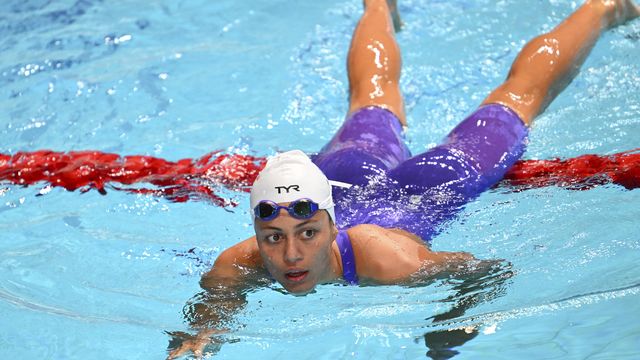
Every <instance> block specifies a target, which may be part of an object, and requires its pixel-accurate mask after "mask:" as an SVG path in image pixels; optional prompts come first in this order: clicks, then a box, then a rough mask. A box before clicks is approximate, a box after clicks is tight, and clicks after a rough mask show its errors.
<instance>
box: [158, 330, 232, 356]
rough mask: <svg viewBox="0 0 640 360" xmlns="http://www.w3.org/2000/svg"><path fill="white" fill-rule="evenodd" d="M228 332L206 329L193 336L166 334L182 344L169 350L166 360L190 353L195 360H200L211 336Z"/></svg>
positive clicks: (178, 333)
mask: <svg viewBox="0 0 640 360" xmlns="http://www.w3.org/2000/svg"><path fill="white" fill-rule="evenodd" d="M228 331H229V330H228V329H206V330H201V331H199V332H198V334H197V335H195V336H194V335H191V334H187V333H184V332H181V331H176V332H173V333H169V332H168V334H169V335H171V336H172V337H173V339H174V340H176V338H178V339H182V342H181V343H180V345H178V346H177V347H176V348H175V349H173V350H171V352H170V353H169V355H168V356H167V360H171V359H176V358H178V357H180V356H183V355H186V354H188V353H190V352H191V353H193V355H194V356H195V357H196V358H198V359H200V358H202V354H203V351H204V348H205V347H206V346H207V345H208V344H209V343H211V336H212V335H215V334H224V333H226V332H228Z"/></svg>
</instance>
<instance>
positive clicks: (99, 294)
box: [0, 0, 640, 359]
mask: <svg viewBox="0 0 640 360" xmlns="http://www.w3.org/2000/svg"><path fill="white" fill-rule="evenodd" d="M574 7H575V3H574V2H572V1H559V0H548V1H539V0H536V1H533V0H526V1H520V0H512V1H500V2H495V1H489V0H485V1H481V0H478V1H464V0H458V1H434V0H410V1H402V0H400V10H401V12H402V15H403V19H404V22H405V27H404V30H403V31H402V32H401V33H400V34H399V35H398V41H399V42H400V46H401V48H402V50H403V56H404V57H403V59H404V72H403V79H402V88H403V91H404V92H405V94H406V104H407V112H408V121H409V124H410V130H409V132H408V134H407V136H408V141H409V146H410V148H411V149H412V151H414V152H417V151H421V150H423V149H425V148H426V147H428V146H431V145H434V144H436V143H437V142H438V141H439V140H440V139H441V138H442V137H443V136H444V135H445V134H446V133H447V132H448V131H449V130H450V129H451V128H452V127H453V126H454V125H455V124H456V123H457V122H458V121H459V120H461V119H462V118H463V117H464V116H465V115H467V114H468V113H470V112H471V111H472V110H473V109H474V108H475V107H476V106H477V105H478V104H479V103H480V102H481V101H482V99H483V98H484V96H485V95H486V94H487V93H488V92H489V91H490V90H491V89H492V88H493V87H495V86H497V85H498V84H499V83H500V82H501V81H502V80H503V79H504V77H505V75H506V73H507V70H508V67H509V64H510V63H511V61H513V59H514V57H515V55H516V53H517V51H518V50H519V49H520V48H521V47H522V45H523V44H524V43H525V41H527V40H528V39H530V38H531V37H533V36H535V35H536V34H538V33H540V32H543V31H547V30H550V29H551V28H552V27H553V26H554V25H555V24H557V23H558V22H559V21H560V20H561V19H562V18H563V17H564V16H566V15H567V14H568V13H569V12H570V11H571V10H572V9H573V8H574ZM360 11H361V1H359V0H354V1H351V0H349V1H343V0H341V1H338V0H323V1H295V2H293V1H278V0H261V1H258V0H254V1H251V2H238V1H231V0H218V1H215V2H213V1H203V0H199V1H196V0H194V1H188V2H187V1H169V0H157V1H134V0H126V1H118V2H103V1H99V0H77V1H56V2H53V1H47V0H33V1H17V0H5V1H3V2H2V3H0V50H1V53H2V56H1V57H0V138H1V139H2V142H1V143H0V152H2V153H10V154H13V153H16V152H18V151H30V150H37V149H53V150H58V151H67V150H85V149H95V150H101V151H107V152H116V153H119V154H122V155H129V154H147V155H154V156H159V157H164V158H167V159H170V160H177V159H180V158H183V157H198V156H201V155H203V154H205V153H207V152H209V151H212V150H215V149H224V150H228V151H231V152H234V153H249V154H254V155H269V154H273V153H274V152H275V151H278V150H287V149H291V148H301V149H303V150H305V151H309V152H313V151H317V150H318V149H319V148H320V147H321V145H322V144H323V143H324V142H325V141H326V140H328V139H329V138H330V136H331V134H332V132H333V131H334V130H335V129H337V127H338V126H339V125H340V123H341V121H342V120H343V116H344V113H345V111H346V109H347V102H346V97H347V92H346V90H347V83H346V73H345V67H344V63H345V56H346V50H347V48H348V45H349V39H350V34H351V31H352V30H353V27H354V25H355V22H356V21H357V19H358V17H359V15H360ZM639 55H640V21H635V22H632V23H630V24H628V25H625V26H623V27H620V28H617V29H615V30H613V31H610V32H608V33H606V34H605V35H604V36H603V37H602V38H601V40H600V42H599V43H598V45H597V46H596V47H595V49H594V50H593V52H592V54H591V56H590V57H589V58H588V60H587V61H586V63H585V64H584V66H583V70H582V72H581V74H580V75H579V76H578V77H577V78H576V79H575V81H574V82H573V83H572V84H571V85H570V86H569V87H568V88H567V90H566V91H565V92H564V93H563V94H562V95H560V96H559V97H558V99H557V100H556V101H555V102H554V103H553V104H552V105H551V106H550V108H549V109H548V110H547V111H546V113H545V114H544V115H542V116H541V117H540V118H539V119H538V120H537V121H536V123H535V125H534V126H533V129H532V132H531V136H530V144H529V147H528V151H527V153H526V154H525V158H529V159H539V158H540V159H542V158H550V157H571V156H576V155H580V154H584V153H598V154H610V153H615V152H619V151H624V150H630V149H634V148H637V147H639V146H640V136H639V134H640V56H639ZM41 193H42V194H44V195H43V196H37V195H39V194H41ZM225 195H226V196H228V197H231V198H233V199H236V200H237V201H239V202H240V203H241V205H240V206H239V207H237V208H233V209H222V208H219V207H215V206H212V205H210V204H208V203H202V202H190V203H182V204H177V203H170V202H168V201H165V200H163V199H158V198H153V197H147V196H142V195H140V196H136V195H131V194H125V193H118V192H114V191H110V192H109V194H108V195H107V196H102V195H100V194H98V193H97V192H93V191H91V192H88V193H85V194H80V193H78V192H75V193H71V192H67V191H65V190H61V189H52V190H51V189H48V188H46V187H45V185H44V184H42V186H39V187H38V186H32V187H28V188H22V187H18V186H13V185H7V184H0V319H1V320H0V358H2V359H20V358H42V359H162V358H164V357H165V356H166V348H167V345H168V340H169V337H168V335H166V334H165V331H173V330H186V329H188V326H187V324H186V323H185V322H184V318H183V315H182V307H183V305H184V304H185V302H186V301H187V300H188V299H189V298H191V297H192V296H193V295H194V294H196V293H197V292H198V289H199V287H198V280H199V277H200V275H201V274H202V273H203V272H204V271H206V270H207V269H208V268H209V267H210V266H211V264H212V262H213V260H214V259H215V257H216V256H217V254H219V252H220V251H221V250H222V249H224V248H226V247H228V246H230V245H232V244H233V243H235V242H237V241H239V240H242V239H244V238H246V237H248V236H249V235H250V234H251V227H250V218H249V216H248V215H247V207H248V198H247V196H246V195H245V194H239V193H225ZM638 204H640V191H638V190H632V191H627V190H624V189H623V188H621V187H618V186H615V185H610V186H602V187H598V188H595V189H592V190H588V191H570V190H565V189H560V188H555V187H549V188H541V189H536V190H530V191H524V192H518V193H514V192H510V191H508V190H505V189H501V190H493V191H490V192H487V193H485V194H483V195H482V196H481V197H480V198H479V199H477V200H476V201H474V202H473V203H471V204H469V205H468V206H467V207H466V208H465V210H464V211H463V212H462V213H461V214H460V215H459V216H458V217H457V218H456V219H454V220H452V221H451V222H450V223H449V224H447V227H446V230H445V231H444V232H443V233H442V234H441V235H440V236H438V237H437V238H436V239H435V240H434V241H433V247H434V249H436V250H452V251H453V250H456V251H468V252H471V253H473V254H475V256H477V257H479V258H483V259H505V260H506V261H508V262H509V263H511V269H510V271H511V272H512V273H513V276H512V277H511V278H508V279H506V280H504V281H501V282H500V281H487V282H486V283H483V284H481V286H479V287H478V288H476V289H467V290H466V291H467V294H466V295H465V296H456V292H459V291H458V290H456V285H455V284H449V283H436V284H432V285H429V286H423V287H409V288H407V287H399V286H385V287H368V288H366V287H365V288H360V287H343V286H321V287H319V288H318V290H317V292H316V293H314V294H311V295H309V296H306V297H303V298H297V297H293V296H289V295H285V294H282V293H281V292H279V291H277V288H276V289H275V290H274V289H270V288H269V289H263V290H260V291H257V292H255V293H252V294H250V295H249V304H248V306H247V308H246V309H245V310H244V311H242V312H241V313H240V314H238V316H237V326H235V327H234V330H233V331H232V332H231V333H230V334H227V335H225V336H224V337H223V340H225V341H227V343H226V344H224V345H223V346H222V347H221V348H220V349H218V352H217V354H216V355H215V357H216V358H221V359H241V358H242V359H244V358H265V359H272V358H273V359H275V358H285V359H299V358H303V359H316V358H327V359H335V358H353V359H369V358H376V359H377V358H385V359H413V358H425V357H426V355H425V354H426V353H427V351H428V348H427V347H426V346H425V340H424V339H425V334H427V335H426V337H427V338H429V339H433V338H434V337H435V336H441V337H445V338H447V336H449V337H451V336H453V334H455V332H451V331H447V330H452V329H457V328H460V327H469V326H475V327H477V328H478V333H479V334H478V335H477V336H476V337H475V338H474V339H472V340H470V341H468V342H466V343H464V345H462V346H459V347H457V348H455V350H456V351H458V352H459V354H458V356H457V358H459V359H478V358H505V359H513V358H535V359H556V358H562V359H565V358H569V359H586V358H589V359H634V358H638V357H639V356H640V345H639V344H640V325H638V324H639V323H640V267H638V260H639V259H640V235H639V231H638V230H640V223H639V220H638V219H639V218H640V206H639V205H638ZM449 298H452V299H449ZM448 299H449V300H448ZM476 300H477V301H476ZM464 301H470V302H474V303H475V306H473V307H470V308H469V309H467V310H466V312H465V313H464V314H461V315H459V316H457V317H452V318H451V319H447V320H443V321H440V322H434V321H432V320H433V319H431V317H433V316H436V315H437V314H441V313H444V312H447V311H448V310H450V309H451V308H452V307H455V306H456V304H460V303H461V302H464ZM210 350H212V351H213V350H215V349H214V348H211V349H210Z"/></svg>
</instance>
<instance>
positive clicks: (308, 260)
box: [254, 203, 337, 295]
mask: <svg viewBox="0 0 640 360" xmlns="http://www.w3.org/2000/svg"><path fill="white" fill-rule="evenodd" d="M280 205H285V206H286V205H288V204H286V203H284V204H280ZM254 228H255V231H256V240H257V241H258V248H259V249H260V256H261V257H262V260H263V262H264V265H265V267H266V268H267V270H268V271H269V273H270V274H271V276H272V277H273V278H274V279H275V280H277V281H278V282H279V283H280V284H282V286H284V288H285V289H286V290H287V291H289V292H291V293H293V294H298V295H304V294H307V293H309V292H310V291H312V290H313V289H314V288H315V286H316V284H318V283H321V282H325V281H329V280H331V279H333V277H335V276H333V269H332V259H334V258H335V255H334V254H333V250H332V244H333V241H334V240H335V238H336V235H337V230H336V229H335V227H334V226H333V224H332V222H331V220H330V218H329V214H328V213H327V212H326V211H324V210H321V211H318V212H316V213H315V214H314V215H313V216H312V217H311V218H309V219H296V218H294V217H291V216H290V215H289V214H288V213H287V211H286V210H284V209H281V210H280V214H279V215H278V217H276V218H275V219H273V220H271V221H261V220H256V221H255V222H254Z"/></svg>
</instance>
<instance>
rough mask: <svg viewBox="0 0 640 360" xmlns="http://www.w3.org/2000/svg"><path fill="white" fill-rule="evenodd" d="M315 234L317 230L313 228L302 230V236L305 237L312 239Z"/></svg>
mask: <svg viewBox="0 0 640 360" xmlns="http://www.w3.org/2000/svg"><path fill="white" fill-rule="evenodd" d="M315 235H316V231H315V230H313V229H307V230H305V231H303V232H302V238H303V239H311V238H312V237H314V236H315Z"/></svg>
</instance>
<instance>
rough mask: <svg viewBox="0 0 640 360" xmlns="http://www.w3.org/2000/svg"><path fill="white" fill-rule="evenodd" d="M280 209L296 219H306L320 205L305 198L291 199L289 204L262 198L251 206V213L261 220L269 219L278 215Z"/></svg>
mask: <svg viewBox="0 0 640 360" xmlns="http://www.w3.org/2000/svg"><path fill="white" fill-rule="evenodd" d="M280 209H285V210H287V212H288V213H289V215H291V216H292V217H294V218H296V219H308V218H310V217H312V216H313V215H314V214H315V213H316V211H318V209H320V206H319V205H318V204H317V203H315V202H313V201H312V200H311V199H307V198H304V199H299V200H296V201H293V202H291V203H290V204H289V206H280V205H278V204H277V203H275V202H273V201H271V200H262V201H260V202H259V203H258V205H256V207H255V208H253V213H254V214H255V216H256V218H258V219H260V220H262V221H271V220H273V219H275V218H277V217H278V215H279V214H280Z"/></svg>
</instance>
